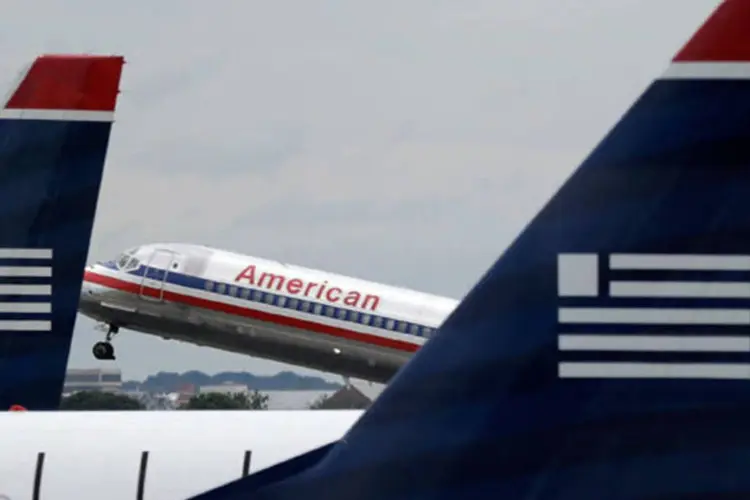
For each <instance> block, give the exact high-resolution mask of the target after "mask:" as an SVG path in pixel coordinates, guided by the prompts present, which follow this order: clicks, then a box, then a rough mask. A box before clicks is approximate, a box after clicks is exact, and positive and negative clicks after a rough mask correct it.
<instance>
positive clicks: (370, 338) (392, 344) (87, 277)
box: [83, 271, 421, 352]
mask: <svg viewBox="0 0 750 500" xmlns="http://www.w3.org/2000/svg"><path fill="white" fill-rule="evenodd" d="M83 279H84V281H88V282H89V283H94V284H96V285H101V286H106V287H108V288H113V289H115V290H120V291H123V292H128V293H132V294H135V295H138V294H142V295H146V296H149V297H154V298H159V296H160V294H161V291H160V290H159V289H156V288H151V287H143V288H141V285H140V284H139V283H132V282H130V281H124V280H121V279H118V278H113V277H111V276H105V275H102V274H98V273H95V272H92V271H86V272H85V273H84V277H83ZM162 297H163V298H164V300H165V301H169V302H176V303H180V304H185V305H189V306H193V307H199V308H201V309H207V310H210V311H216V312H222V313H226V314H232V315H234V316H242V317H245V318H252V319H256V320H259V321H267V322H269V323H274V324H276V325H283V326H288V327H292V328H300V329H302V330H309V331H312V332H315V333H323V334H326V335H332V336H334V337H340V338H344V339H348V340H354V341H356V342H362V343H366V344H373V345H378V346H381V347H387V348H390V349H397V350H399V351H407V352H416V351H417V350H418V349H419V348H420V347H421V346H420V345H418V344H412V343H410V342H404V341H403V340H396V339H389V338H387V337H381V336H378V335H370V334H366V333H360V332H355V331H353V330H347V329H345V328H340V327H337V326H329V325H322V324H320V323H315V322H312V321H308V320H304V319H298V318H290V317H288V316H282V315H280V314H274V313H269V312H265V311H257V310H255V309H249V308H247V307H240V306H235V305H232V304H227V303H224V302H219V301H214V300H208V299H202V298H199V297H193V296H191V295H184V294H181V293H175V292H172V291H169V290H164V294H163V296H162Z"/></svg>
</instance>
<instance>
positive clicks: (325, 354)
mask: <svg viewBox="0 0 750 500" xmlns="http://www.w3.org/2000/svg"><path fill="white" fill-rule="evenodd" d="M456 304H457V302H456V301H454V300H452V299H447V298H444V297H439V296H434V295H428V294H424V293H420V292H415V291H411V290H406V289H403V288H396V287H391V286H387V285H381V284H377V283H371V282H367V281H363V280H358V279H354V278H349V277H345V276H339V275H335V274H330V273H325V272H321V271H315V270H312V269H306V268H302V267H297V266H292V265H288V264H282V263H280V262H274V261H269V260H264V259H259V258H255V257H248V256H244V255H239V254H236V253H231V252H225V251H221V250H215V249H212V248H208V247H203V246H199V245H186V244H153V245H144V246H141V247H138V248H136V249H133V250H130V251H128V252H126V253H125V254H123V255H122V256H120V257H119V258H118V259H117V260H116V261H110V262H101V263H97V264H95V265H93V266H89V267H87V268H86V271H85V275H84V286H83V291H82V296H81V302H80V311H81V312H82V313H83V314H85V315H87V316H89V317H91V318H94V319H95V320H98V321H102V322H104V323H108V324H112V325H116V326H118V327H124V328H128V329H133V330H137V331H141V332H144V333H150V334H154V335H158V336H160V337H163V338H168V339H176V340H182V341H186V342H190V343H193V344H198V345H206V346H210V347H215V348H219V349H223V350H227V351H232V352H237V353H243V354H248V355H250V356H256V357H262V358H266V359H272V360H275V361H281V362H286V363H291V364H295V365H299V366H304V367H307V368H312V369H317V370H322V371H327V372H333V373H337V374H340V375H344V376H351V377H357V378H363V379H366V380H371V381H375V382H381V383H385V382H387V381H388V380H389V379H390V378H391V376H392V375H393V374H394V373H395V372H396V370H398V369H399V368H400V367H401V366H402V365H403V364H404V363H405V362H406V361H407V360H408V359H409V358H410V357H411V355H412V354H413V353H414V352H415V351H416V350H417V349H419V347H421V346H422V345H423V344H424V343H425V342H426V341H427V340H428V339H429V338H430V337H431V336H432V334H433V333H434V331H435V329H436V328H437V327H438V326H439V325H440V324H441V323H442V322H443V320H444V319H445V318H446V317H447V316H448V314H450V312H451V311H452V310H453V308H454V307H455V306H456Z"/></svg>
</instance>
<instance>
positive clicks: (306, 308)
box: [299, 300, 310, 312]
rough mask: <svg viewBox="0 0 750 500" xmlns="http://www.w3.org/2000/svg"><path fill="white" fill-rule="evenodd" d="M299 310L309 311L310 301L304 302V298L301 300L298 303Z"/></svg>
mask: <svg viewBox="0 0 750 500" xmlns="http://www.w3.org/2000/svg"><path fill="white" fill-rule="evenodd" d="M299 306H300V307H299V310H300V311H302V312H310V303H309V302H306V301H304V300H301V301H300V303H299Z"/></svg>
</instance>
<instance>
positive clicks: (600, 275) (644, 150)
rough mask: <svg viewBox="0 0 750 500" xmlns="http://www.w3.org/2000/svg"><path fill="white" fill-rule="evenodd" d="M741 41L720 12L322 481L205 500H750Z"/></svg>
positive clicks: (724, 9) (749, 99)
mask: <svg viewBox="0 0 750 500" xmlns="http://www.w3.org/2000/svg"><path fill="white" fill-rule="evenodd" d="M749 26H750V1H747V0H726V1H725V2H723V3H722V4H721V5H720V6H719V7H718V10H717V11H716V12H715V13H714V14H713V15H712V17H710V18H709V20H708V21H707V22H706V24H705V25H704V26H703V27H702V28H701V30H700V31H698V33H697V34H696V36H695V37H694V38H693V39H692V40H691V41H690V42H689V43H688V44H687V45H686V46H685V47H684V48H683V49H682V50H681V51H680V52H679V54H678V55H677V57H676V58H675V59H674V61H673V63H672V64H671V66H670V67H669V69H668V71H667V72H666V74H665V75H664V76H663V77H662V78H660V79H658V80H656V81H655V82H654V83H653V84H652V85H651V86H650V87H649V88H648V89H646V91H645V92H644V93H643V95H642V96H641V97H640V98H639V100H638V101H637V102H636V103H635V105H634V106H633V107H632V108H631V109H630V110H629V111H628V112H627V113H626V114H625V115H624V116H623V118H622V119H621V121H620V122H619V123H618V124H617V126H616V127H615V128H614V129H612V130H611V132H610V133H609V134H608V135H607V136H606V138H605V139H604V140H603V142H602V143H601V144H600V145H599V146H598V147H597V148H596V149H595V150H594V151H593V153H592V154H591V155H590V156H589V157H588V158H587V159H586V161H585V162H584V163H583V164H582V165H581V166H580V167H579V169H578V170H577V171H576V172H575V173H574V174H573V175H572V176H571V177H570V179H569V180H568V181H567V183H566V184H565V185H564V186H563V187H562V188H561V189H560V191H559V192H558V193H557V194H556V195H555V196H554V197H553V199H552V200H551V201H550V202H549V203H548V204H547V205H546V206H545V207H544V208H543V209H542V211H541V212H540V213H539V214H538V215H537V216H536V218H535V219H534V220H533V221H532V222H531V224H530V225H529V226H528V227H527V228H526V229H525V230H524V231H523V232H522V234H521V235H520V236H519V237H518V238H517V240H516V241H515V242H514V243H513V245H512V246H511V247H510V248H509V249H508V250H507V251H506V253H505V254H504V255H503V256H502V258H501V259H500V260H499V261H498V262H497V263H496V264H495V265H494V266H493V267H492V268H491V269H490V270H489V272H488V273H487V274H486V275H485V276H484V277H483V278H482V279H481V280H480V281H479V283H478V284H477V285H476V286H475V287H474V289H473V290H472V291H471V292H470V293H469V294H468V295H467V296H466V298H465V299H464V301H463V302H462V303H461V304H460V305H459V306H458V308H457V309H456V310H455V311H454V313H453V314H452V315H451V316H450V317H449V318H448V319H447V321H446V322H445V324H444V325H443V326H442V327H441V328H440V330H439V331H438V333H437V335H436V337H435V338H434V339H433V340H431V341H430V342H429V343H427V344H426V345H425V346H424V347H423V348H422V349H421V350H420V351H419V352H418V353H417V355H416V356H415V357H414V358H413V359H412V360H411V361H410V362H409V363H408V364H407V365H406V366H405V367H404V368H403V369H402V370H401V371H400V372H399V373H398V374H397V375H396V376H395V377H394V379H393V380H392V381H391V383H390V385H389V386H388V387H387V388H386V390H385V391H384V392H383V393H382V394H381V396H380V397H379V398H378V399H377V400H376V401H375V403H374V404H373V405H372V407H371V408H370V409H369V410H368V411H367V412H366V413H365V414H364V415H363V416H362V417H361V418H360V420H359V421H358V422H357V423H356V424H355V425H354V426H353V428H352V429H351V430H350V432H348V434H347V435H346V436H345V438H344V439H342V440H341V441H340V442H338V443H337V444H336V445H335V446H334V447H333V448H332V449H331V450H330V452H329V453H328V454H327V455H326V456H325V457H324V458H322V459H321V460H320V461H319V462H318V463H317V464H316V465H314V466H313V467H311V468H308V469H307V470H305V471H304V472H301V473H297V474H294V475H292V474H290V475H288V476H287V478H286V479H284V480H281V481H275V482H273V483H266V484H265V485H264V486H262V487H258V486H257V484H253V488H254V489H251V488H246V489H244V490H241V489H240V485H241V484H242V482H241V481H240V482H238V483H235V484H232V485H228V486H225V487H222V488H219V489H217V490H215V491H214V492H212V493H211V492H210V493H208V494H205V495H204V496H202V497H199V498H214V499H219V498H250V497H251V498H253V499H254V500H264V499H276V500H281V499H292V498H305V499H322V498H329V499H337V500H341V499H357V500H366V499H383V498H388V499H407V498H408V499H428V498H429V499H442V498H445V499H449V498H450V499H453V498H473V499H483V498H487V499H495V498H509V499H511V498H512V499H514V500H521V499H529V500H530V499H534V500H548V499H555V500H573V499H575V500H589V499H592V500H593V499H596V500H599V499H604V498H607V499H615V498H616V499H618V500H632V499H644V500H645V499H657V498H658V499H677V498H680V499H688V498H691V499H697V498H711V499H713V500H720V499H727V500H728V499H730V498H732V499H735V498H750V474H749V473H748V464H750V30H748V27H749ZM282 466H283V464H282ZM274 476H275V477H278V476H279V472H278V470H277V471H276V474H275V475H274ZM250 478H252V476H250ZM233 493H236V494H235V495H234V496H233ZM249 493H252V494H251V495H249Z"/></svg>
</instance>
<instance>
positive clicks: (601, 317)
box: [557, 254, 750, 380]
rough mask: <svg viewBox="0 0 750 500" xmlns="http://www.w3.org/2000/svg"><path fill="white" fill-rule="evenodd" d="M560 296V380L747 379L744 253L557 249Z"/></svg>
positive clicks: (749, 292) (748, 283) (749, 338)
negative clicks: (600, 252)
mask: <svg viewBox="0 0 750 500" xmlns="http://www.w3.org/2000/svg"><path fill="white" fill-rule="evenodd" d="M605 259H606V260H605ZM624 278H627V279H624ZM558 297H559V299H560V302H561V306H560V307H559V308H558V311H557V312H558V337H557V338H558V349H559V351H560V353H561V359H562V360H561V361H560V362H559V364H558V376H559V377H561V378H652V379H655V378H662V379H663V378H667V379H685V378H691V379H696V378H701V379H735V380H736V379H750V356H749V355H750V307H749V306H750V302H749V301H750V256H744V255H669V254H611V255H609V256H608V257H601V258H600V256H598V255H596V254H559V255H558ZM571 299H572V300H571ZM573 303H576V305H575V306H573V305H572V304H573ZM670 358H672V359H671V360H670ZM686 360H690V362H687V361H686Z"/></svg>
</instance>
